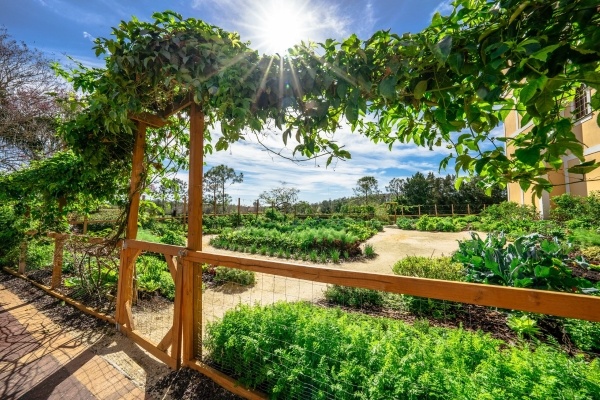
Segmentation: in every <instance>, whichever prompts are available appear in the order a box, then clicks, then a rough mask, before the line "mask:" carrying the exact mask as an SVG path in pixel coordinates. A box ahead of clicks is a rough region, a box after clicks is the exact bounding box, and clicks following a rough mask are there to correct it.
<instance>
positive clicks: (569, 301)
mask: <svg viewBox="0 0 600 400" xmlns="http://www.w3.org/2000/svg"><path fill="white" fill-rule="evenodd" d="M51 236H52V237H54V238H55V243H56V251H57V252H58V251H62V248H63V246H62V245H64V240H66V238H67V236H66V235H59V234H51ZM122 243H123V244H122V250H121V254H122V255H121V258H122V263H121V268H120V271H119V281H120V283H119V290H120V291H124V292H127V293H121V294H119V295H118V296H117V298H118V299H119V300H118V303H119V302H120V303H119V304H117V313H116V317H115V321H116V323H117V325H118V326H119V327H120V330H121V331H122V332H123V333H124V334H125V335H127V336H129V337H130V338H131V339H132V340H133V341H134V342H136V343H137V344H139V345H140V346H141V347H143V348H144V349H146V350H147V351H148V352H150V353H151V354H153V355H154V356H155V357H157V358H159V359H160V360H161V361H163V362H164V363H166V364H167V365H169V366H170V367H172V368H174V369H177V368H179V366H180V365H181V364H183V365H186V366H189V367H191V368H194V369H197V370H199V371H200V372H202V373H203V374H205V375H208V376H209V377H211V378H212V379H213V380H215V381H216V382H217V383H219V384H221V385H222V386H224V387H225V388H227V389H228V390H231V391H232V392H234V393H237V394H239V395H242V396H244V397H246V398H252V399H259V398H260V399H262V398H265V395H264V394H262V393H260V392H257V391H253V390H249V389H247V388H244V387H243V386H240V385H239V384H238V383H237V382H236V381H235V380H234V379H233V378H231V377H228V376H227V375H225V374H223V373H222V372H219V371H216V370H214V369H212V368H210V367H209V366H207V365H205V364H203V363H202V361H201V360H197V359H196V356H195V352H194V349H197V348H199V343H198V341H199V340H200V339H199V338H201V329H202V321H201V318H202V295H201V294H199V293H201V292H202V291H201V287H202V280H201V277H202V269H201V268H200V265H201V264H204V263H207V264H211V265H219V266H224V267H229V268H237V269H241V270H246V271H253V272H258V273H264V274H270V275H275V276H281V277H288V278H296V279H302V280H307V281H311V282H319V283H325V284H335V285H343V286H350V287H356V288H364V289H373V290H381V291H385V292H390V293H398V294H407V295H411V296H419V297H426V298H432V299H438V300H447V301H454V302H459V303H467V304H475V305H480V306H488V307H498V308H502V309H509V310H520V311H527V312H534V313H540V314H547V315H554V316H558V317H566V318H576V319H582V320H588V321H595V322H600V297H595V296H586V295H580V294H570V293H563V292H552V291H544V290H533V289H522V288H513V287H505V286H493V285H484V284H476V283H466V282H452V281H444V280H437V279H426V278H415V277H407V276H398V275H386V274H378V273H370V272H358V271H348V270H343V269H339V268H327V267H318V266H309V265H302V264H295V263H289V262H278V261H270V260H259V259H253V258H249V257H237V256H229V255H222V254H214V253H210V252H205V251H192V250H189V249H186V248H184V247H180V246H172V245H166V244H158V243H150V242H145V241H140V240H133V239H126V240H124V241H123V242H122ZM142 251H145V252H153V253H160V254H163V255H164V256H165V259H166V260H167V264H168V266H169V270H170V271H171V274H172V276H173V279H174V282H175V290H176V292H175V306H174V311H173V325H172V327H171V329H169V332H168V333H167V334H166V335H165V337H164V338H163V339H162V340H161V341H160V342H159V343H154V342H152V341H150V340H149V339H147V338H145V337H144V336H143V334H142V333H140V332H139V331H137V330H136V329H135V326H134V325H133V318H132V314H131V304H132V302H131V299H132V297H131V296H132V294H131V291H132V279H131V278H132V277H131V276H130V279H129V281H127V282H125V281H124V280H123V279H124V278H123V274H124V273H126V270H125V266H128V267H127V268H131V265H132V264H134V263H135V258H136V257H137V256H138V255H139V254H140V253H141V252H142ZM60 259H61V257H59V256H56V255H55V261H56V260H60ZM58 273H60V272H59V269H58V268H56V266H55V268H53V278H52V282H53V284H52V286H53V287H52V288H46V287H44V290H46V291H47V292H48V293H50V294H51V295H54V296H62V297H64V296H63V295H61V294H60V293H59V292H57V291H56V290H54V289H55V287H54V286H55V284H58V285H59V284H60V283H59V282H60V279H59V277H55V276H54V274H58ZM128 273H129V274H131V271H129V272H128ZM20 276H23V275H22V274H20ZM75 305H76V306H78V307H79V308H80V309H82V310H83V311H86V312H89V310H87V309H86V307H85V306H82V305H81V304H75ZM91 311H92V312H91V313H93V312H94V311H93V310H91ZM96 314H97V313H96ZM103 317H105V316H103ZM200 345H201V344H200ZM169 349H170V351H169Z"/></svg>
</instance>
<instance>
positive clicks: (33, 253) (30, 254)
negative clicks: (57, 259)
mask: <svg viewBox="0 0 600 400" xmlns="http://www.w3.org/2000/svg"><path fill="white" fill-rule="evenodd" d="M53 258H54V244H53V243H52V242H51V241H49V240H47V239H41V240H31V241H29V243H28V245H27V254H26V260H25V262H26V265H27V269H28V270H36V269H42V268H46V267H49V266H51V265H52V262H53Z"/></svg>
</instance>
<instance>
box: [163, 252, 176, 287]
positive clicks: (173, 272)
mask: <svg viewBox="0 0 600 400" xmlns="http://www.w3.org/2000/svg"><path fill="white" fill-rule="evenodd" d="M165 260H167V265H168V266H169V272H171V277H172V278H173V282H175V281H176V279H177V260H176V259H174V257H173V256H170V255H168V254H165Z"/></svg>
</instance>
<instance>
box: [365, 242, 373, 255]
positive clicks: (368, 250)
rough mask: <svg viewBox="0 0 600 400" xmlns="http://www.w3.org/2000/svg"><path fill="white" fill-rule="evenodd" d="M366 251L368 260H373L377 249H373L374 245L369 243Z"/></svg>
mask: <svg viewBox="0 0 600 400" xmlns="http://www.w3.org/2000/svg"><path fill="white" fill-rule="evenodd" d="M364 251H365V257H367V258H373V257H375V248H374V247H373V245H372V244H370V243H367V244H366V245H365V250H364Z"/></svg>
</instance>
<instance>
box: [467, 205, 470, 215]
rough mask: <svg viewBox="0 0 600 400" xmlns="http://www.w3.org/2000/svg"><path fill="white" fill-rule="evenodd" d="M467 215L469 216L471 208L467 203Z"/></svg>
mask: <svg viewBox="0 0 600 400" xmlns="http://www.w3.org/2000/svg"><path fill="white" fill-rule="evenodd" d="M467 215H471V206H470V205H469V204H468V203H467Z"/></svg>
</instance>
